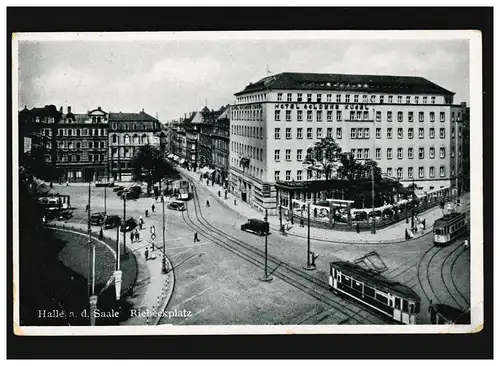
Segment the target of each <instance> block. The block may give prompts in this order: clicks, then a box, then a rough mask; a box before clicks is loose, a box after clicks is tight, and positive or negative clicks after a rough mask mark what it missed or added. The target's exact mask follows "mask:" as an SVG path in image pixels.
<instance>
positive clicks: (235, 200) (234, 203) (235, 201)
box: [234, 198, 236, 206]
mask: <svg viewBox="0 0 500 366" xmlns="http://www.w3.org/2000/svg"><path fill="white" fill-rule="evenodd" d="M234 205H235V206H236V198H235V199H234Z"/></svg>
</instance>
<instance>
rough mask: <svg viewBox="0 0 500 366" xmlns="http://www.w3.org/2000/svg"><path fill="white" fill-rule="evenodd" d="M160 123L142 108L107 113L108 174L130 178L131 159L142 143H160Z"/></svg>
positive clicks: (123, 179) (116, 178)
mask: <svg viewBox="0 0 500 366" xmlns="http://www.w3.org/2000/svg"><path fill="white" fill-rule="evenodd" d="M160 133H161V124H160V122H159V121H158V119H156V118H154V117H152V116H150V115H149V114H147V113H145V112H144V110H142V111H141V112H139V113H122V112H119V113H109V166H110V176H111V177H112V178H114V179H115V180H119V181H130V180H131V179H132V167H131V160H132V158H133V157H134V155H135V154H136V153H137V151H138V150H139V148H140V147H141V146H144V145H148V144H150V145H154V146H157V147H159V145H160Z"/></svg>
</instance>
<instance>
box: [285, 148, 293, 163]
mask: <svg viewBox="0 0 500 366" xmlns="http://www.w3.org/2000/svg"><path fill="white" fill-rule="evenodd" d="M291 154H292V150H290V149H286V150H285V160H286V161H290V160H291V158H290V155H291Z"/></svg>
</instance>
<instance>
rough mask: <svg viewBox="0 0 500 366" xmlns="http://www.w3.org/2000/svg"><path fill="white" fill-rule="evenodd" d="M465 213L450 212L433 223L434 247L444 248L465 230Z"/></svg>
mask: <svg viewBox="0 0 500 366" xmlns="http://www.w3.org/2000/svg"><path fill="white" fill-rule="evenodd" d="M465 219H466V215H465V213H458V212H452V213H450V214H449V215H446V216H443V217H442V218H440V219H438V220H436V222H434V233H433V235H434V245H436V246H445V245H448V244H450V243H451V242H452V241H453V239H454V238H456V237H457V236H458V235H460V234H462V233H463V232H465V231H466V230H467V222H466V221H465Z"/></svg>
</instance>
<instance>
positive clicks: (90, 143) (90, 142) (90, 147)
mask: <svg viewBox="0 0 500 366" xmlns="http://www.w3.org/2000/svg"><path fill="white" fill-rule="evenodd" d="M93 148H94V143H93V142H92V141H89V149H93Z"/></svg>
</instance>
